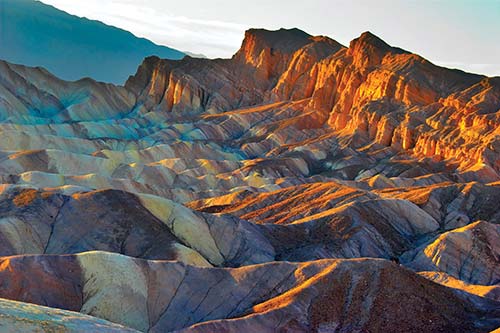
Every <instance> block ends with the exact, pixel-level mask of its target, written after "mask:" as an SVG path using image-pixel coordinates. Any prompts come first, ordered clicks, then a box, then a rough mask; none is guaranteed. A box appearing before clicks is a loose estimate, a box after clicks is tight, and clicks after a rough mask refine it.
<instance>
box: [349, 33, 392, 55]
mask: <svg viewBox="0 0 500 333" xmlns="http://www.w3.org/2000/svg"><path fill="white" fill-rule="evenodd" d="M367 47H372V48H375V49H378V50H384V51H389V50H390V49H391V46H390V45H389V44H387V43H386V42H384V41H383V40H382V39H381V38H379V37H378V36H376V35H374V34H373V33H371V32H370V31H365V32H363V33H362V34H361V36H359V37H358V38H356V39H354V40H353V41H351V43H350V45H349V48H350V49H357V48H367Z"/></svg>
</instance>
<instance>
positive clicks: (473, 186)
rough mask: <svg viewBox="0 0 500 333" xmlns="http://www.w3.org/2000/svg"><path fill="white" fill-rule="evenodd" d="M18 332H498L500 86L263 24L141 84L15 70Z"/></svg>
mask: <svg viewBox="0 0 500 333" xmlns="http://www.w3.org/2000/svg"><path fill="white" fill-rule="evenodd" d="M0 133H1V140H0V183H1V184H2V185H1V186H0V214H1V216H0V256H1V258H0V298H2V300H0V331H2V332H4V331H5V332H16V331H24V332H39V331H46V332H85V331H86V332H137V331H141V332H491V331H494V330H495V329H497V328H499V327H500V210H499V205H500V77H493V78H489V77H485V76H480V75H475V74H469V73H465V72H462V71H460V70H452V69H447V68H442V67H438V66H435V65H433V64H432V63H430V62H429V61H427V60H425V59H423V58H422V57H420V56H418V55H416V54H413V53H410V52H407V51H405V50H402V49H400V48H396V47H392V46H390V45H388V44H386V43H385V42H384V41H383V40H381V39H380V38H378V37H377V36H374V35H373V34H371V33H369V32H366V33H363V34H362V35H361V36H360V37H359V38H357V39H355V40H353V41H352V42H351V43H350V45H349V46H344V45H341V44H339V43H337V42H336V41H334V40H333V39H330V38H328V37H324V36H317V37H313V36H310V35H308V34H307V33H305V32H303V31H300V30H298V29H291V30H284V29H281V30H279V31H266V30H256V29H255V30H249V31H247V33H246V35H245V38H244V41H243V44H242V46H241V49H240V50H239V51H238V52H237V53H236V54H235V55H234V56H233V57H232V58H231V59H215V60H208V59H195V58H191V57H185V58H184V59H183V60H162V59H159V58H156V57H149V58H146V59H145V60H144V62H143V63H142V64H141V65H140V67H139V68H138V70H137V73H136V74H135V75H133V76H131V77H130V78H129V79H128V80H127V82H126V84H125V85H124V86H123V87H122V86H115V85H111V84H105V83H99V82H95V81H92V80H90V79H82V80H79V81H75V82H66V81H62V80H60V79H58V78H57V77H55V76H53V75H52V74H50V73H49V72H48V71H46V70H45V69H42V68H29V67H23V66H20V65H14V64H11V63H7V62H2V61H0Z"/></svg>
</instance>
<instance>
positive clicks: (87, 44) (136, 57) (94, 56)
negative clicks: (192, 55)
mask: <svg viewBox="0 0 500 333" xmlns="http://www.w3.org/2000/svg"><path fill="white" fill-rule="evenodd" d="M0 44H1V45H2V46H1V47H0V59H2V60H6V61H9V62H13V63H16V64H23V65H28V66H41V67H44V68H47V69H48V70H50V71H51V72H53V73H54V74H56V75H57V76H59V77H61V78H63V79H66V80H78V79H81V78H83V77H91V78H94V79H96V80H99V81H104V82H110V83H115V84H123V83H124V82H125V80H126V78H127V76H128V75H129V74H130V73H131V72H132V71H134V70H135V69H136V68H137V66H138V64H140V62H141V61H142V59H144V57H146V56H150V55H157V56H160V57H163V58H169V59H181V58H182V57H184V54H183V53H182V52H180V51H177V50H174V49H171V48H168V47H165V46H159V45H156V44H153V43H152V42H150V41H149V40H146V39H143V38H137V37H135V36H134V35H132V34H131V33H129V32H127V31H125V30H121V29H118V28H115V27H111V26H107V25H105V24H103V23H101V22H98V21H91V20H88V19H85V18H79V17H76V16H72V15H70V14H68V13H66V12H63V11H60V10H58V9H56V8H54V7H52V6H49V5H45V4H43V3H41V2H39V1H35V0H1V1H0Z"/></svg>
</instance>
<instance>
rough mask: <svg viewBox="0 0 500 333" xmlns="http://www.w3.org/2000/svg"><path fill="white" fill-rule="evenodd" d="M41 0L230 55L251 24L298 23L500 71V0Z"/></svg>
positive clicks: (185, 46)
mask: <svg viewBox="0 0 500 333" xmlns="http://www.w3.org/2000/svg"><path fill="white" fill-rule="evenodd" d="M42 1H43V2H45V3H48V4H52V5H54V6H56V7H58V8H60V9H63V10H65V11H67V12H69V13H71V14H75V15H78V16H85V17H88V18H91V19H97V20H100V21H103V22H105V23H107V24H110V25H114V26H117V27H120V28H123V29H126V30H129V31H131V32H133V33H134V34H135V35H137V36H141V37H146V38H148V39H151V40H152V41H154V42H156V43H158V44H163V45H168V46H171V47H174V48H177V49H179V50H182V51H190V52H193V53H203V54H205V55H207V56H209V57H230V56H231V55H232V54H233V53H234V52H235V51H236V50H237V49H238V48H239V46H240V45H241V41H242V38H243V32H244V31H245V30H246V29H247V28H250V27H259V28H268V29H278V28H281V27H285V28H291V27H297V28H300V29H302V30H304V31H306V32H308V33H310V34H314V35H327V36H329V37H331V38H333V39H335V40H337V41H339V42H341V43H342V44H344V45H348V44H349V41H350V40H352V39H354V38H356V37H357V36H359V35H360V34H361V33H362V32H363V31H366V30H369V31H371V32H373V33H375V34H376V35H378V36H379V37H381V38H382V39H384V40H385V41H386V42H388V43H389V44H391V45H395V46H399V47H402V48H404V49H407V50H409V51H412V52H415V53H418V54H420V55H422V56H424V57H426V58H427V59H429V60H431V61H433V62H434V63H437V64H440V65H445V66H448V67H457V68H460V69H463V70H467V71H472V72H477V73H482V74H487V75H500V0H441V1H431V0H287V1H277V0H252V1H236V0H176V1H173V0H42Z"/></svg>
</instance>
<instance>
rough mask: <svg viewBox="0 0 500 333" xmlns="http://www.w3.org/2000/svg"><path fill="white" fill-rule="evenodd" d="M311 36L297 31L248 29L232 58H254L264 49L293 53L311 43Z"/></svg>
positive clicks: (295, 29) (294, 29)
mask: <svg viewBox="0 0 500 333" xmlns="http://www.w3.org/2000/svg"><path fill="white" fill-rule="evenodd" d="M311 38H312V36H311V35H309V34H308V33H306V32H304V31H302V30H300V29H297V28H293V29H284V28H281V29H279V30H266V29H249V30H247V31H246V32H245V39H244V40H243V43H242V45H241V48H240V49H239V51H238V52H237V53H236V54H235V55H234V57H233V58H237V59H238V58H242V57H243V58H244V59H245V60H248V59H249V58H254V57H256V56H258V54H260V52H262V50H264V49H271V50H272V51H279V52H280V53H293V52H295V51H296V50H298V49H299V48H301V47H303V46H304V45H306V44H308V43H310V42H311Z"/></svg>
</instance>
